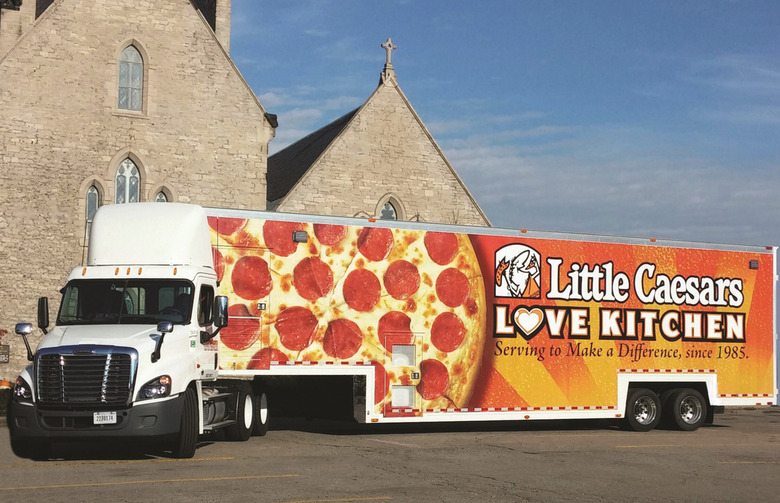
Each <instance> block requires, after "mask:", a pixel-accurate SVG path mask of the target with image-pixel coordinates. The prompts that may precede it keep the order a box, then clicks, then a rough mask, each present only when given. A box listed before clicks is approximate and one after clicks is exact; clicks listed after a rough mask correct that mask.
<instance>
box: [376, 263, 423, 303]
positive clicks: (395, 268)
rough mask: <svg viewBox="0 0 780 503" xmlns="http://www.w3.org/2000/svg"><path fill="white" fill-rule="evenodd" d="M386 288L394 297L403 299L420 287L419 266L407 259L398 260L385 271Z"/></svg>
mask: <svg viewBox="0 0 780 503" xmlns="http://www.w3.org/2000/svg"><path fill="white" fill-rule="evenodd" d="M384 280H385V289H386V290H387V293H389V294H390V295H391V296H392V297H393V298H394V299H398V300H403V299H405V298H407V297H409V296H411V295H413V294H414V292H416V291H417V289H418V288H420V273H419V271H418V270H417V267H416V266H415V265H414V264H412V263H411V262H407V261H406V260H396V261H395V262H393V263H392V264H390V266H389V267H388V268H387V271H385V276H384Z"/></svg>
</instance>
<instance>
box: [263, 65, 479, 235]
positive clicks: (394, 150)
mask: <svg viewBox="0 0 780 503" xmlns="http://www.w3.org/2000/svg"><path fill="white" fill-rule="evenodd" d="M388 64H389V50H388ZM388 70H389V71H388ZM345 117H346V116H345ZM343 120H344V117H342V118H341V119H339V120H338V121H336V122H339V121H343ZM323 129H326V130H327V127H326V128H323ZM291 147H294V145H293V146H291ZM291 147H288V149H290V148H291ZM288 149H285V150H288ZM285 155H286V154H285V151H282V152H279V153H278V154H275V155H274V156H272V158H271V159H269V165H274V164H275V159H274V158H275V157H277V156H280V157H283V156H285ZM318 155H319V156H318V158H317V159H315V160H312V162H311V165H310V166H309V167H308V169H307V170H306V172H305V173H304V174H303V175H302V176H300V179H299V180H297V183H296V184H295V185H294V186H292V188H291V189H290V190H289V192H288V193H287V194H286V195H285V196H284V198H283V199H282V200H281V201H280V203H279V204H278V207H277V208H276V209H277V210H278V211H283V212H302V213H316V214H329V215H346V216H364V217H372V218H382V217H385V218H397V219H399V220H422V221H429V222H443V223H457V224H469V225H489V221H488V219H487V217H486V216H485V214H484V213H483V212H482V210H481V209H480V208H479V206H478V205H477V203H476V201H475V200H474V198H473V197H472V196H471V194H470V193H469V191H468V189H467V188H466V187H465V185H464V184H463V182H462V181H461V179H460V178H459V177H458V175H457V173H455V171H454V169H453V168H452V166H451V165H450V164H449V162H448V161H447V159H446V157H445V156H444V154H443V152H442V151H441V150H440V149H439V147H438V145H437V144H436V142H435V141H434V139H433V138H432V136H431V135H430V133H429V132H428V130H427V128H426V127H425V125H424V124H423V123H422V121H421V120H420V118H419V117H418V115H417V113H416V112H415V111H414V109H413V108H412V106H411V104H410V103H409V101H408V100H407V99H406V97H405V96H404V94H403V92H402V91H401V89H400V88H399V87H398V84H397V83H396V81H395V74H394V72H393V71H392V66H390V68H389V69H388V67H387V65H386V66H385V70H384V71H383V73H382V79H381V82H380V85H379V87H378V88H377V89H376V90H375V92H374V93H373V94H372V95H371V97H370V98H369V99H368V100H367V101H366V103H365V104H364V105H363V106H362V107H361V108H359V109H358V110H357V111H356V112H355V113H354V115H352V116H351V117H350V118H349V120H348V122H347V123H346V124H344V125H343V127H342V129H340V131H339V134H338V135H337V136H335V137H334V138H333V140H332V141H331V142H330V143H329V144H328V145H327V147H326V148H324V149H322V150H321V151H320V152H319V154H318ZM279 160H280V161H281V160H282V159H279ZM282 164H283V163H281V162H279V163H278V164H277V168H278V169H284V166H283V165H282ZM298 168H299V170H298V171H300V166H299V167H298ZM292 174H293V173H291V175H292ZM270 185H272V181H271V178H270V177H269V186H270ZM271 190H273V189H269V193H270V192H271ZM388 203H389V205H388Z"/></svg>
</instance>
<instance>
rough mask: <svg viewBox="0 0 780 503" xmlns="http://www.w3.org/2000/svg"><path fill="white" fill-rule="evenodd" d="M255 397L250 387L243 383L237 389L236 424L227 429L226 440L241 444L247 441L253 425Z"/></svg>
mask: <svg viewBox="0 0 780 503" xmlns="http://www.w3.org/2000/svg"><path fill="white" fill-rule="evenodd" d="M255 409H256V406H255V396H254V395H253V394H252V387H251V386H250V385H249V384H248V383H243V384H241V386H240V387H239V389H238V399H237V401H236V423H235V424H233V425H231V426H229V427H228V428H227V431H226V433H227V438H228V440H233V441H238V442H243V441H245V440H249V437H250V436H251V434H252V429H253V428H254V423H255V414H256V413H255Z"/></svg>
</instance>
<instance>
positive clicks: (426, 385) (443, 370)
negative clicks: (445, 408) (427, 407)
mask: <svg viewBox="0 0 780 503" xmlns="http://www.w3.org/2000/svg"><path fill="white" fill-rule="evenodd" d="M420 374H421V375H422V377H421V379H420V383H419V384H418V385H417V392H418V393H420V396H421V397H423V398H424V399H425V400H433V399H435V398H439V397H440V396H442V395H443V394H444V392H445V391H447V387H448V386H449V385H450V374H449V373H448V372H447V367H445V366H444V364H443V363H442V362H440V361H438V360H423V361H422V362H421V363H420Z"/></svg>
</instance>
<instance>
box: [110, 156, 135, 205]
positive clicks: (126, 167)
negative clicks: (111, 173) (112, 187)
mask: <svg viewBox="0 0 780 503" xmlns="http://www.w3.org/2000/svg"><path fill="white" fill-rule="evenodd" d="M140 186H141V177H140V175H139V173H138V166H136V165H135V163H134V162H133V161H132V160H131V159H130V158H127V159H125V160H124V161H122V164H120V165H119V169H118V170H116V203H117V204H122V203H137V202H138V201H139V194H140Z"/></svg>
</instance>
